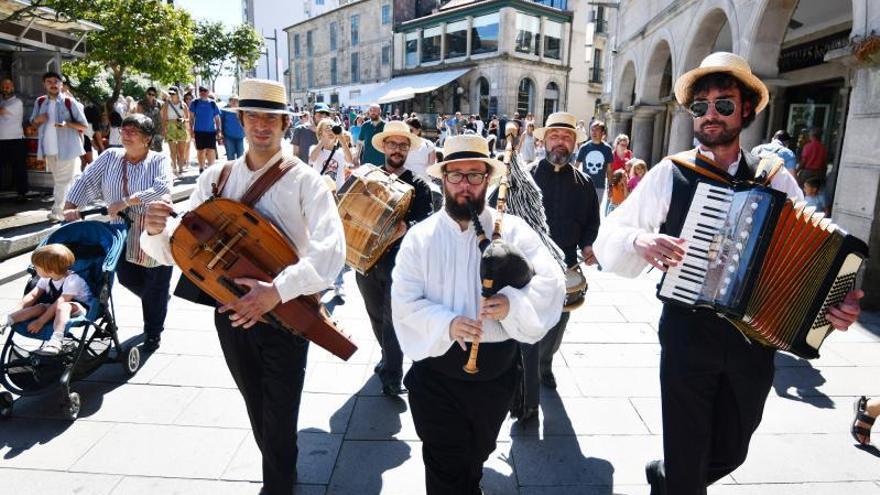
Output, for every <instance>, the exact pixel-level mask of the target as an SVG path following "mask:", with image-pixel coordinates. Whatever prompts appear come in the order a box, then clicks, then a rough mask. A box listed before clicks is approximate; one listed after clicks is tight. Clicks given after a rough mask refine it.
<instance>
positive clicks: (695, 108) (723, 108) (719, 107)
mask: <svg viewBox="0 0 880 495" xmlns="http://www.w3.org/2000/svg"><path fill="white" fill-rule="evenodd" d="M710 104H711V105H712V106H713V107H715V111H716V112H718V115H721V116H723V117H730V116H731V115H733V112H734V111H735V110H736V102H735V101H733V100H731V99H730V98H719V99H717V100H715V101H708V100H703V101H695V102H693V103H691V106H690V111H691V115H693V116H694V117H697V118H699V117H703V116H704V115H706V114H707V113H709V105H710Z"/></svg>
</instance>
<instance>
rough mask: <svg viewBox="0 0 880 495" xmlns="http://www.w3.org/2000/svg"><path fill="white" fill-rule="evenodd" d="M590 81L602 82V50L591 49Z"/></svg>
mask: <svg viewBox="0 0 880 495" xmlns="http://www.w3.org/2000/svg"><path fill="white" fill-rule="evenodd" d="M590 82H591V83H601V82H602V50H599V49H598V48H597V49H594V50H593V68H592V69H590Z"/></svg>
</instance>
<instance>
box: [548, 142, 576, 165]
mask: <svg viewBox="0 0 880 495" xmlns="http://www.w3.org/2000/svg"><path fill="white" fill-rule="evenodd" d="M570 158H571V151H569V150H568V148H566V147H565V146H562V145H559V146H556V147H555V148H553V149H551V150H550V152H548V153H547V161H548V162H550V163H552V164H553V165H556V166H558V167H561V166H562V165H565V164H567V163H568V162H569V160H570Z"/></svg>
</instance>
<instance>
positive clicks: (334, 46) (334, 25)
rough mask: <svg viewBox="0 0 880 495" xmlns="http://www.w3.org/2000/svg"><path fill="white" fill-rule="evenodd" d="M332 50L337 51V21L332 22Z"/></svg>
mask: <svg viewBox="0 0 880 495" xmlns="http://www.w3.org/2000/svg"><path fill="white" fill-rule="evenodd" d="M330 50H331V51H336V21H333V22H331V23H330Z"/></svg>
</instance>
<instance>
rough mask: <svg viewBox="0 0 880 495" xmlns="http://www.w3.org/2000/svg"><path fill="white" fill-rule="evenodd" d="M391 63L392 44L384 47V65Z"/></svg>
mask: <svg viewBox="0 0 880 495" xmlns="http://www.w3.org/2000/svg"><path fill="white" fill-rule="evenodd" d="M390 63H391V46H390V45H385V46H383V47H382V65H388V64H390Z"/></svg>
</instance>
